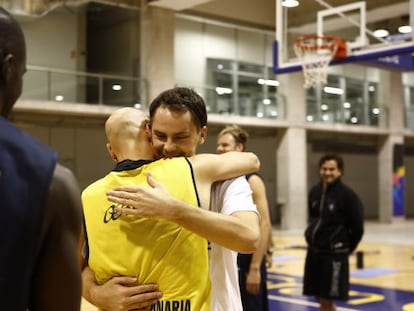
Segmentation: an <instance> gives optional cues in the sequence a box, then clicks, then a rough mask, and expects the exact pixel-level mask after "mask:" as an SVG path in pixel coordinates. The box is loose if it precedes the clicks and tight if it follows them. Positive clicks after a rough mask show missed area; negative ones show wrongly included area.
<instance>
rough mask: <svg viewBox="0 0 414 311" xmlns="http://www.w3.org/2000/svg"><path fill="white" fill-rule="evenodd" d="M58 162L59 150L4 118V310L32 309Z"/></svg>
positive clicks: (0, 235) (0, 281)
mask: <svg viewBox="0 0 414 311" xmlns="http://www.w3.org/2000/svg"><path fill="white" fill-rule="evenodd" d="M56 162H57V154H56V152H54V151H52V150H51V149H49V148H48V147H47V146H45V145H43V144H42V143H40V142H38V141H36V140H35V139H33V138H31V137H30V136H28V135H26V134H25V133H23V132H22V131H21V130H19V129H18V128H16V127H15V126H14V125H12V124H11V123H10V122H9V121H8V120H6V119H4V118H2V117H0V208H1V216H0V243H1V244H0V245H1V248H0V293H1V297H2V301H1V309H2V310H13V311H20V310H21V311H25V310H26V308H27V307H28V304H29V301H30V291H31V286H32V285H31V283H32V278H33V269H34V266H35V265H36V261H37V253H38V250H39V245H40V241H39V239H40V232H41V228H42V223H43V219H44V216H45V213H46V204H47V195H48V191H49V186H50V183H51V180H52V177H53V172H54V169H55V165H56ZM57 260H59V258H57Z"/></svg>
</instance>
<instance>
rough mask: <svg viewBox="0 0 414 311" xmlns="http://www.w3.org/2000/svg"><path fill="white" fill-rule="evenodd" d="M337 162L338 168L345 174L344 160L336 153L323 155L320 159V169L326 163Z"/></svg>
mask: <svg viewBox="0 0 414 311" xmlns="http://www.w3.org/2000/svg"><path fill="white" fill-rule="evenodd" d="M331 160H332V161H335V162H336V166H337V167H338V169H339V170H340V171H341V173H344V160H343V159H342V157H341V156H340V155H339V154H336V153H328V154H325V155H323V156H322V157H321V158H320V159H319V168H320V167H321V166H322V165H323V164H324V163H325V162H326V161H331Z"/></svg>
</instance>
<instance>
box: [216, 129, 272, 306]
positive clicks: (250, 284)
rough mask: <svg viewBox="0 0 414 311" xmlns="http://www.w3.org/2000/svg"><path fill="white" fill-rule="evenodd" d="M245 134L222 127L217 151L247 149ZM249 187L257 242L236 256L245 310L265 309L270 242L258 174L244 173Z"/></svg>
mask: <svg viewBox="0 0 414 311" xmlns="http://www.w3.org/2000/svg"><path fill="white" fill-rule="evenodd" d="M247 138H248V133H247V132H246V131H245V130H244V129H242V128H241V127H239V126H237V125H229V126H227V127H225V128H224V129H223V130H222V131H221V132H220V133H219V134H218V137H217V149H216V151H217V153H219V154H222V153H225V152H229V151H239V152H243V151H245V150H246V143H247ZM246 179H247V181H248V183H249V185H250V188H251V189H252V194H253V201H254V203H255V204H256V207H257V211H258V212H259V215H260V244H259V247H258V248H257V251H256V252H254V253H253V254H241V253H239V254H238V256H237V265H238V267H239V285H240V292H241V298H242V304H243V310H244V311H267V310H268V297H267V284H266V282H267V270H266V254H267V251H268V249H269V245H271V242H270V241H271V238H272V237H271V235H272V230H271V223H270V216H269V207H268V203H267V194H266V187H265V184H264V182H263V180H262V178H261V177H260V176H259V175H258V174H257V173H254V174H249V175H246Z"/></svg>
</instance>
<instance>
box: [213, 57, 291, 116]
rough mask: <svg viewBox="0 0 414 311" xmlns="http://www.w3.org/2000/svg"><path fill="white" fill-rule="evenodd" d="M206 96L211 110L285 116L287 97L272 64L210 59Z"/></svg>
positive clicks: (239, 114)
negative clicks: (282, 93) (285, 99)
mask: <svg viewBox="0 0 414 311" xmlns="http://www.w3.org/2000/svg"><path fill="white" fill-rule="evenodd" d="M207 67H208V70H207V75H208V77H207V81H208V82H207V83H208V84H209V85H210V87H209V91H207V93H206V95H205V97H206V101H207V106H208V110H209V112H211V113H218V114H231V115H238V116H255V117H258V118H273V119H278V118H284V114H283V111H284V99H283V97H281V96H280V95H279V94H278V93H277V86H278V85H279V82H278V81H277V80H276V77H275V74H274V73H273V71H272V68H271V67H266V66H261V65H255V64H249V63H243V62H236V61H231V60H220V59H208V61H207Z"/></svg>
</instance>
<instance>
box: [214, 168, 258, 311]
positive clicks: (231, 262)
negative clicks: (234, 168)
mask: <svg viewBox="0 0 414 311" xmlns="http://www.w3.org/2000/svg"><path fill="white" fill-rule="evenodd" d="M210 210H211V211H214V212H219V213H221V214H223V215H232V214H233V213H236V212H240V211H254V212H256V206H255V205H254V203H253V199H252V191H251V189H250V186H249V184H248V183H247V181H246V178H245V177H244V176H242V177H238V178H234V179H229V180H226V181H222V182H216V183H215V184H213V187H212V189H211V198H210ZM210 277H211V280H212V299H211V310H213V311H227V310H234V311H235V310H237V311H239V310H240V311H242V310H243V307H242V303H241V296H240V287H239V274H238V270H237V252H236V251H234V250H231V249H229V248H225V247H223V246H221V245H219V244H216V243H211V250H210Z"/></svg>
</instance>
